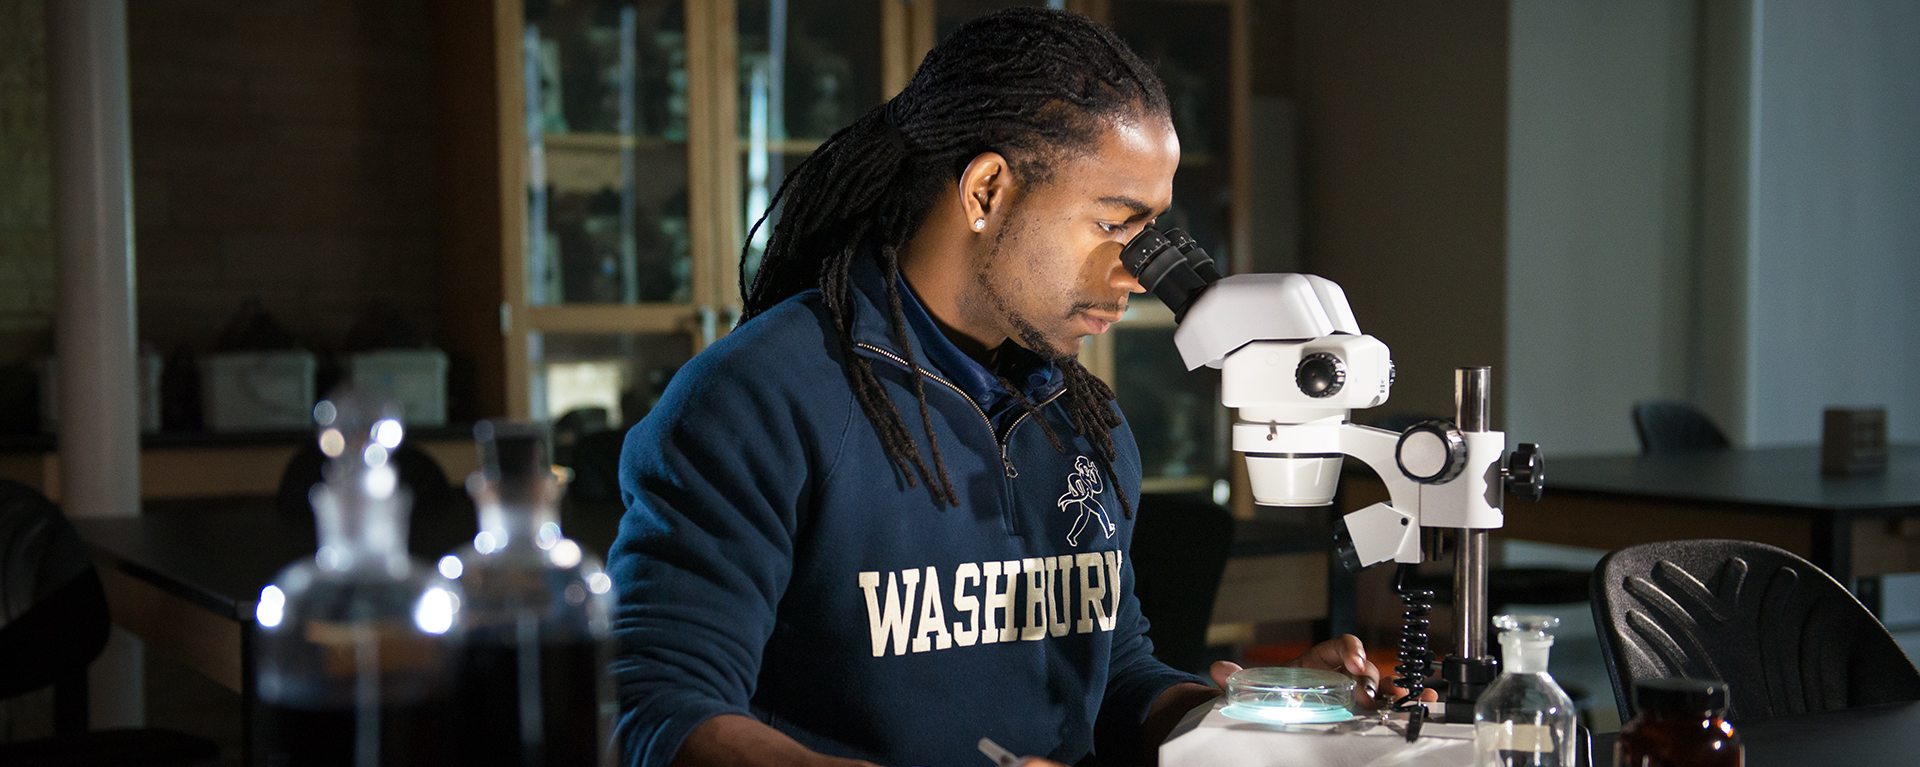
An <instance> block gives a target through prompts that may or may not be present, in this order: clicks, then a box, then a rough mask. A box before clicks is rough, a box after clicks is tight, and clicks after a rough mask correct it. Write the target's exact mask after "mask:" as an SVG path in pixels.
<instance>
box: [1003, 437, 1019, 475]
mask: <svg viewBox="0 0 1920 767" xmlns="http://www.w3.org/2000/svg"><path fill="white" fill-rule="evenodd" d="M1000 465H1001V466H1004V467H1006V469H1007V479H1013V478H1015V477H1018V476H1020V470H1019V469H1015V468H1013V459H1011V458H1008V457H1007V446H1006V444H1004V443H1002V444H1001V445H1000Z"/></svg>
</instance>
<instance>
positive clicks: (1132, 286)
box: [1107, 255, 1147, 293]
mask: <svg viewBox="0 0 1920 767" xmlns="http://www.w3.org/2000/svg"><path fill="white" fill-rule="evenodd" d="M1107 287H1110V288H1119V289H1121V290H1125V291H1127V292H1128V293H1145V292H1147V289H1146V287H1145V286H1143V285H1141V284H1140V280H1138V279H1136V278H1135V277H1134V276H1133V274H1132V273H1130V272H1128V271H1127V268H1126V267H1125V266H1122V265H1121V264H1120V258H1119V257H1118V256H1117V255H1116V256H1115V257H1114V259H1113V270H1112V271H1111V272H1108V274H1107Z"/></svg>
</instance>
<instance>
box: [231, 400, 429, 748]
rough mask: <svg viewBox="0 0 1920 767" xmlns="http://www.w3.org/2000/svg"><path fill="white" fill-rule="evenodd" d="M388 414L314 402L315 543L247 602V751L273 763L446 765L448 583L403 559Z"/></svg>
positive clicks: (363, 406) (394, 424)
mask: <svg viewBox="0 0 1920 767" xmlns="http://www.w3.org/2000/svg"><path fill="white" fill-rule="evenodd" d="M398 413H399V409H398V407H397V406H396V405H395V404H394V403H392V402H386V401H381V400H379V399H375V398H372V397H368V396H365V395H360V394H355V393H353V392H350V391H341V392H336V393H335V394H334V395H332V396H330V397H329V398H328V399H326V400H323V401H321V402H320V403H319V404H317V405H315V406H314V409H313V415H314V422H315V423H316V424H317V426H318V439H319V443H320V450H321V452H322V453H323V454H325V455H326V457H327V458H328V463H327V465H326V467H325V468H324V469H323V471H322V473H323V476H324V477H325V481H324V482H321V483H320V484H317V485H314V486H313V488H312V490H311V491H310V492H309V493H308V499H309V500H310V501H311V503H312V504H313V511H314V519H315V521H316V525H315V528H316V533H317V535H316V538H317V542H318V544H319V547H318V550H317V551H315V553H314V555H313V557H312V558H309V559H302V560H300V561H297V562H294V563H293V564H290V565H288V566H287V567H286V569H284V570H281V571H280V574H279V575H277V576H275V577H274V579H273V582H272V583H271V584H269V585H268V586H267V587H266V588H264V589H262V590H261V592H260V602H259V604H258V606H257V607H256V608H255V619H256V621H257V622H258V624H259V632H258V635H257V639H256V640H255V642H256V644H255V648H256V650H255V654H254V675H255V680H256V687H257V690H258V694H259V702H260V708H259V709H258V713H259V718H258V728H257V730H258V733H259V736H258V737H259V741H258V742H257V746H258V748H259V750H260V753H261V754H262V759H261V761H262V763H264V764H275V765H293V766H296V767H297V766H299V765H433V764H442V763H446V762H447V757H448V754H449V746H450V745H451V744H450V742H449V740H450V735H451V733H452V728H453V726H454V725H455V721H454V719H453V717H454V714H455V712H454V711H453V709H452V700H453V687H454V681H455V680H454V667H453V659H454V658H456V657H457V654H458V650H459V643H460V640H461V632H460V628H461V626H460V601H461V600H460V589H459V586H457V585H455V584H454V583H453V582H451V581H449V580H448V579H446V578H445V577H443V576H441V575H440V574H439V573H438V572H436V571H435V570H434V568H433V567H431V566H430V565H428V564H427V563H425V562H421V561H417V560H415V559H413V558H411V557H409V556H408V555H407V523H408V513H409V511H410V499H409V497H408V493H407V490H406V489H405V488H404V487H401V486H400V483H399V476H398V474H397V472H396V470H395V467H394V466H393V465H392V462H391V461H390V460H389V459H390V458H391V456H392V455H393V451H394V449H396V448H398V447H399V446H400V441H401V439H402V438H403V436H404V434H405V429H404V428H403V427H402V426H401V424H400V419H399V416H398Z"/></svg>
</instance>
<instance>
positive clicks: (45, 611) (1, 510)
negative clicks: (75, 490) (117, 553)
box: [0, 480, 111, 698]
mask: <svg viewBox="0 0 1920 767" xmlns="http://www.w3.org/2000/svg"><path fill="white" fill-rule="evenodd" d="M110 625H111V624H110V619H109V617H108V615H107V597H106V593H105V592H104V591H102V590H101V588H100V578H99V576H98V575H97V574H95V573H94V570H93V557H92V555H90V554H89V553H88V552H87V546H86V543H84V542H83V541H81V540H80V535H79V533H77V532H75V531H74V529H73V524H72V523H70V522H68V521H67V518H66V517H65V516H64V515H62V514H61V513H60V509H59V507H57V506H55V505H54V504H53V502H51V501H48V500H47V497H46V496H44V495H41V494H40V492H39V491H37V490H34V489H33V488H31V487H28V486H26V485H22V484H20V483H18V482H11V481H8V480H0V698H11V697H13V696H15V695H19V694H21V693H26V692H31V691H34V690H38V689H40V688H42V687H46V686H48V685H51V684H54V683H56V682H60V681H62V680H63V679H65V678H67V677H70V676H74V675H84V674H85V672H86V669H87V666H88V665H89V664H91V663H93V659H94V658H97V657H99V656H100V651H101V650H102V649H103V648H105V647H106V645H107V632H108V629H109V627H110Z"/></svg>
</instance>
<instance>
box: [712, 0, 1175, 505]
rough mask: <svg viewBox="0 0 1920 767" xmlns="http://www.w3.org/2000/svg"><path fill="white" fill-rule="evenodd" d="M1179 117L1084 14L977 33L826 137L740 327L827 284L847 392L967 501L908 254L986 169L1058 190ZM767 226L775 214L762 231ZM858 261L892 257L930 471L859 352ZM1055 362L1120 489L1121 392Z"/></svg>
mask: <svg viewBox="0 0 1920 767" xmlns="http://www.w3.org/2000/svg"><path fill="white" fill-rule="evenodd" d="M1167 113H1168V109H1167V97H1166V93H1165V91H1164V90H1162V88H1161V85H1160V80H1159V78H1158V77H1156V76H1155V75H1154V73H1153V70H1152V69H1151V68H1150V67H1148V66H1147V65H1146V63H1145V62H1143V61H1141V60H1140V58H1139V57H1138V56H1135V55H1134V53H1133V52H1132V51H1131V50H1129V49H1128V48H1127V46H1126V44H1125V43H1123V42H1121V41H1120V39H1119V38H1118V37H1116V36H1115V35H1114V34H1113V32H1112V31H1110V30H1108V29H1106V28H1105V27H1102V26H1100V25H1098V24H1096V23H1094V22H1093V21H1091V20H1089V19H1087V18H1085V17H1082V16H1077V15H1074V14H1070V13H1066V12H1062V11H1050V10H1045V9H1039V8H1014V9H1010V10H1006V11H1002V12H999V13H995V14H992V15H989V16H985V17H982V18H980V19H977V20H975V21H972V22H970V23H968V24H966V25H965V26H962V27H961V28H960V29H958V30H957V31H955V32H954V33H953V35H952V36H951V37H949V38H947V40H946V41H945V42H943V43H941V44H940V45H939V46H938V47H936V48H934V49H933V51H932V52H931V53H928V54H927V58H926V60H925V61H924V62H922V63H921V65H920V69H919V71H917V72H915V73H914V76H913V80H912V81H911V82H909V83H908V84H907V87H906V89H905V90H903V91H901V92H900V94H899V95H897V96H894V97H893V98H892V99H890V100H888V101H887V103H885V104H882V105H880V106H878V107H875V108H873V109H872V110H870V111H868V112H867V113H866V114H865V115H862V116H861V117H860V119H858V120H856V121H854V123H853V124H852V125H850V126H848V127H846V128H844V129H842V130H841V131H840V132H838V133H835V134H834V135H833V136H832V137H831V138H829V139H827V141H826V143H824V144H822V145H821V146H820V148H819V149H818V150H816V151H815V152H814V153H813V154H812V155H810V156H808V157H807V159H806V160H805V161H803V162H801V163H800V165H799V166H798V167H796V168H795V169H794V171H793V172H792V173H791V174H789V175H788V176H787V178H786V180H785V181H784V182H783V183H782V184H781V185H780V189H779V191H778V192H776V193H775V195H774V198H773V200H772V201H771V204H770V205H769V206H768V210H772V209H773V208H774V206H778V205H782V204H784V206H785V207H784V209H783V212H782V214H781V216H780V220H779V222H778V223H777V224H775V226H774V228H773V232H772V235H771V236H770V237H769V238H768V240H767V246H766V254H765V256H764V257H763V258H762V259H761V262H760V268H759V272H758V273H757V274H755V275H754V276H753V280H752V283H751V284H748V283H747V280H746V277H747V275H746V269H747V261H746V259H745V258H744V254H743V258H742V259H741V265H740V268H741V292H742V294H743V295H742V299H743V304H744V306H745V308H744V311H743V313H742V318H741V321H742V322H745V321H748V320H751V319H752V318H753V317H755V316H757V315H759V314H760V313H761V312H764V311H766V310H768V309H770V308H772V307H773V306H774V305H775V304H778V303H780V302H781V301H782V300H785V299H786V298H788V297H790V296H793V295H794V294H797V293H800V292H802V291H805V290H809V289H813V288H819V289H820V292H821V295H822V299H823V303H824V305H825V307H826V310H827V313H828V314H829V315H830V316H831V317H832V319H833V324H834V329H835V331H836V332H837V335H838V336H839V341H840V350H841V352H842V357H843V358H844V359H845V360H846V364H845V372H846V376H847V382H848V384H849V385H850V386H851V387H852V389H853V392H854V396H855V398H856V399H857V400H858V401H859V403H860V409H861V410H862V411H863V412H865V413H866V416H867V420H868V421H869V422H871V423H872V424H873V428H874V431H875V433H876V434H877V435H878V436H879V438H880V442H881V445H882V446H883V447H884V448H885V450H886V452H887V458H888V460H890V461H891V462H892V463H893V465H894V467H895V468H896V469H897V470H898V471H899V472H900V473H901V474H902V475H903V476H904V477H905V478H906V482H907V484H908V485H909V486H914V484H915V481H916V477H918V479H919V480H920V481H924V482H926V484H927V490H928V492H929V493H931V494H932V495H933V497H934V500H935V501H936V502H938V503H942V504H945V505H958V504H959V498H958V496H957V495H956V493H955V491H954V487H953V481H952V480H951V479H950V478H949V477H948V476H947V470H946V464H945V462H944V461H943V460H942V459H941V455H940V440H939V437H938V436H937V435H936V433H935V431H934V429H933V422H932V416H931V415H930V414H929V412H928V409H927V396H926V389H925V386H924V383H923V378H922V376H921V375H920V366H919V364H918V363H917V362H916V361H915V360H914V355H913V347H912V342H911V340H910V339H909V337H908V332H907V325H906V317H905V315H904V314H903V313H902V311H901V304H900V287H899V253H900V250H901V248H903V247H905V246H906V244H907V242H908V241H909V240H910V239H912V237H913V235H914V233H915V232H916V231H917V230H918V229H919V227H920V223H921V221H922V220H924V219H925V217H926V214H927V211H928V210H929V209H930V208H932V206H933V204H934V202H935V200H936V199H937V197H938V195H939V194H941V192H942V190H944V189H947V188H949V187H951V186H952V185H953V183H955V181H957V180H958V179H959V177H960V173H961V172H962V171H963V170H964V169H965V168H966V166H967V164H968V163H969V162H971V161H972V160H973V159H974V158H975V157H977V156H979V155H981V154H984V153H987V152H998V153H1000V154H1001V155H1003V156H1005V157H1006V158H1007V162H1008V165H1009V167H1010V169H1011V170H1012V171H1013V172H1014V173H1015V174H1016V175H1017V176H1018V177H1019V178H1021V179H1022V181H1023V182H1025V183H1028V184H1044V183H1046V182H1047V181H1048V180H1049V179H1050V177H1051V170H1052V167H1051V162H1052V161H1054V160H1056V159H1058V158H1060V157H1062V156H1064V155H1066V154H1068V153H1074V152H1085V151H1090V150H1088V149H1087V148H1088V147H1090V146H1092V145H1093V144H1094V142H1095V141H1096V140H1097V139H1098V138H1099V136H1100V135H1101V134H1102V132H1103V131H1105V130H1106V129H1107V127H1108V125H1110V124H1111V122H1112V121H1113V120H1116V119H1118V120H1127V119H1138V118H1143V117H1156V116H1157V117H1164V116H1165V115H1167ZM765 223H766V219H765V218H764V217H763V218H762V219H761V220H760V221H759V222H758V223H756V224H755V225H754V229H755V230H758V229H759V227H760V226H762V225H764V224H765ZM749 239H751V237H749ZM857 258H876V259H878V263H879V266H880V268H881V273H882V274H884V275H886V291H887V306H888V309H889V310H890V311H891V314H892V316H891V318H890V325H889V328H890V333H889V335H890V336H891V338H892V339H893V342H894V343H896V344H898V345H899V346H900V347H901V349H902V350H904V351H905V354H904V355H903V356H904V357H905V359H906V361H907V365H908V367H909V368H910V372H911V374H912V375H911V376H910V378H911V379H912V381H913V384H912V385H913V394H914V397H915V398H916V399H917V400H918V401H919V404H920V408H919V409H920V421H921V425H922V426H923V430H924V431H925V433H926V435H927V440H928V445H927V447H928V451H929V452H930V453H931V454H932V462H931V464H929V462H928V461H927V460H926V458H925V457H923V456H922V454H921V452H920V447H919V445H918V444H916V442H915V441H914V439H913V436H912V433H911V432H909V431H908V430H907V426H906V422H905V420H904V419H903V418H902V417H901V415H900V411H899V409H898V408H896V407H895V406H894V404H893V401H892V400H891V399H888V397H887V395H886V391H885V389H883V388H882V387H881V385H880V381H879V379H878V378H876V377H875V376H874V372H873V366H872V364H871V363H870V362H869V361H868V360H867V359H866V358H864V357H862V356H860V355H859V354H856V353H855V352H854V343H853V317H852V313H853V300H854V295H853V285H852V281H851V278H850V277H849V274H850V273H851V268H850V267H851V266H852V265H853V263H854V261H855V259H857ZM1055 364H1056V366H1057V367H1058V368H1059V369H1060V371H1061V372H1062V374H1063V378H1064V383H1065V385H1066V386H1065V393H1064V396H1065V397H1066V402H1065V405H1066V409H1067V412H1068V414H1069V418H1070V420H1071V422H1072V424H1073V427H1074V431H1075V432H1076V433H1078V434H1080V435H1082V436H1085V437H1086V438H1087V439H1088V440H1089V441H1091V442H1092V443H1093V444H1094V446H1095V448H1096V452H1097V453H1099V455H1097V456H1096V457H1097V458H1098V459H1100V463H1101V464H1102V468H1104V469H1105V471H1106V473H1107V474H1108V476H1109V477H1111V476H1112V475H1113V469H1112V465H1111V462H1112V461H1113V460H1115V459H1116V458H1117V457H1118V456H1117V453H1116V451H1115V450H1114V446H1113V438H1112V435H1111V431H1112V429H1113V427H1115V426H1118V425H1120V416H1119V414H1118V413H1117V412H1115V410H1114V408H1113V407H1112V406H1111V404H1110V403H1111V402H1112V400H1113V390H1112V389H1110V388H1108V387H1107V385H1106V384H1105V383H1104V382H1102V381H1101V380H1100V379H1099V378H1096V377H1095V376H1094V375H1093V374H1092V373H1089V372H1088V371H1087V369H1086V368H1085V367H1082V366H1081V365H1080V363H1078V362H1076V361H1074V360H1072V359H1061V360H1055ZM1002 385H1003V386H1006V388H1007V389H1008V390H1009V391H1011V392H1013V393H1014V396H1015V399H1016V402H1017V403H1018V404H1019V406H1020V407H1022V408H1024V409H1026V410H1027V411H1028V412H1031V413H1036V415H1037V410H1036V408H1037V406H1038V405H1037V404H1036V403H1033V402H1030V401H1028V399H1027V398H1026V397H1024V396H1022V395H1021V394H1020V389H1019V387H1017V386H1013V385H1011V384H1010V383H1007V382H1004V381H1003V383H1002ZM1034 420H1036V421H1038V422H1039V423H1040V424H1041V425H1042V427H1043V428H1044V429H1045V430H1046V434H1047V439H1048V441H1049V442H1050V443H1051V444H1052V445H1053V447H1054V449H1055V450H1060V451H1062V452H1064V451H1065V449H1066V448H1065V445H1064V444H1063V443H1062V442H1061V440H1060V438H1059V436H1058V435H1056V434H1054V433H1053V429H1052V427H1051V426H1048V425H1047V420H1046V419H1044V418H1037V417H1036V418H1035V419H1034ZM1119 495H1120V501H1121V505H1122V507H1123V508H1124V509H1125V511H1126V515H1127V516H1128V517H1132V516H1133V507H1132V503H1131V502H1130V501H1128V500H1127V497H1126V493H1125V492H1124V491H1122V492H1120V493H1119Z"/></svg>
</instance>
